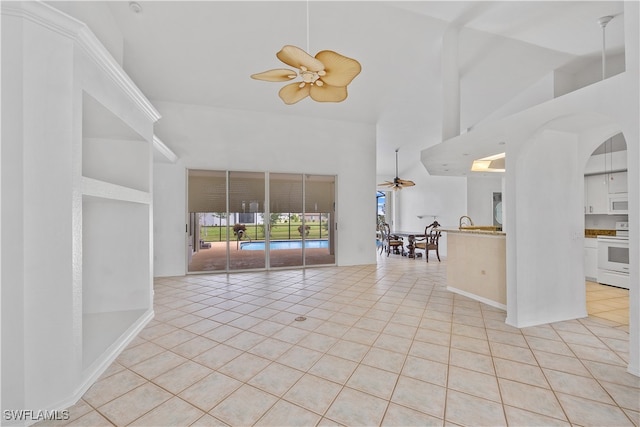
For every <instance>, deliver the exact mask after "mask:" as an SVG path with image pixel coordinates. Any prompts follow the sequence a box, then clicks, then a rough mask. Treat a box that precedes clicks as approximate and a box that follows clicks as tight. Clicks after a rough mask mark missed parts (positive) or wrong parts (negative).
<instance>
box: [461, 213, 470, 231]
mask: <svg viewBox="0 0 640 427" xmlns="http://www.w3.org/2000/svg"><path fill="white" fill-rule="evenodd" d="M465 219H466V221H465ZM463 225H473V220H472V219H471V217H469V216H467V215H463V216H461V217H460V225H459V228H462V226H463Z"/></svg>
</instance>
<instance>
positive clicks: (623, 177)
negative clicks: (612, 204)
mask: <svg viewBox="0 0 640 427" xmlns="http://www.w3.org/2000/svg"><path fill="white" fill-rule="evenodd" d="M607 182H608V184H609V194H618V193H626V192H627V172H626V171H625V172H614V173H611V174H609V179H608V180H607Z"/></svg>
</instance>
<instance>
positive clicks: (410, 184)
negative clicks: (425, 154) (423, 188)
mask: <svg viewBox="0 0 640 427" xmlns="http://www.w3.org/2000/svg"><path fill="white" fill-rule="evenodd" d="M398 182H399V183H400V185H403V186H405V187H413V186H414V185H416V183H415V182H413V181H410V180H408V179H400V178H398Z"/></svg>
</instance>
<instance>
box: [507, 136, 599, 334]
mask: <svg viewBox="0 0 640 427" xmlns="http://www.w3.org/2000/svg"><path fill="white" fill-rule="evenodd" d="M578 143H579V141H578V138H577V136H576V135H575V134H573V133H566V132H559V131H552V130H544V131H542V132H541V133H539V134H537V135H535V136H534V138H532V139H531V140H530V141H527V143H526V145H524V146H523V147H522V150H521V151H520V152H519V153H518V154H517V156H515V158H516V159H517V160H516V164H515V168H512V169H511V172H510V173H507V176H508V178H507V179H511V180H514V179H515V181H516V182H517V191H515V192H514V193H515V194H514V193H510V196H511V197H514V198H515V212H514V213H515V219H516V221H517V223H516V229H517V235H516V242H515V243H516V257H515V258H517V259H516V260H515V263H516V264H517V271H516V283H517V285H516V286H517V316H513V317H511V316H510V319H511V320H513V319H514V318H517V325H518V326H519V327H524V326H531V325H535V324H539V323H551V322H555V321H561V320H567V319H575V318H580V317H585V316H586V315H587V312H586V293H585V285H584V274H583V271H582V269H580V268H578V267H579V266H581V265H582V262H583V253H582V249H583V237H584V226H583V225H582V224H581V223H576V220H575V219H576V217H580V216H581V215H582V213H583V212H582V200H583V193H582V192H580V191H566V190H567V189H568V188H570V189H578V188H581V185H580V184H581V182H582V181H583V178H582V170H583V164H582V163H581V162H580V161H579V159H578V157H577V156H576V155H575V153H576V152H577V149H578ZM514 151H516V150H514ZM551 152H553V155H551V156H550V155H549V153H551ZM511 154H515V153H514V152H512V153H510V155H511ZM560 183H561V184H560ZM560 254H562V256H559V255H560ZM510 261H511V262H510V263H509V265H513V264H514V262H513V261H514V260H513V259H510ZM509 315H511V313H509Z"/></svg>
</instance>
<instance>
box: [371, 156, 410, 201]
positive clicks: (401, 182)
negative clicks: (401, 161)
mask: <svg viewBox="0 0 640 427" xmlns="http://www.w3.org/2000/svg"><path fill="white" fill-rule="evenodd" d="M378 185H379V186H381V187H391V189H392V190H393V191H397V190H402V188H403V187H413V186H414V185H416V183H415V182H413V181H410V180H408V179H400V178H398V149H396V177H395V178H393V181H385V182H383V183H382V184H378Z"/></svg>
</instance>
